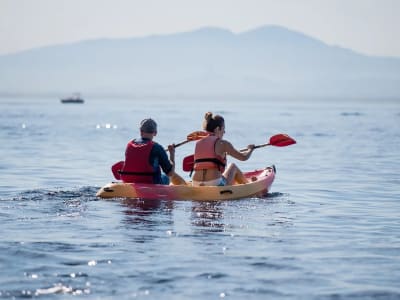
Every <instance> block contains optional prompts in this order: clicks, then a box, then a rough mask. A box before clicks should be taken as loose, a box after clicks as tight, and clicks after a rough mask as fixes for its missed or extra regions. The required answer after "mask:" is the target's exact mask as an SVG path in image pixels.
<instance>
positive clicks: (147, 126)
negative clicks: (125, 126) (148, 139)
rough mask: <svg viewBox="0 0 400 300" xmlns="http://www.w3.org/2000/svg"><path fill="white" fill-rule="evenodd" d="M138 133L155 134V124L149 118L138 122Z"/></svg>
mask: <svg viewBox="0 0 400 300" xmlns="http://www.w3.org/2000/svg"><path fill="white" fill-rule="evenodd" d="M140 131H143V132H146V133H155V132H157V123H156V121H154V120H153V119H151V118H148V119H144V120H143V121H142V122H140Z"/></svg>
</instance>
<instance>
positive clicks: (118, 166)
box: [111, 161, 124, 180]
mask: <svg viewBox="0 0 400 300" xmlns="http://www.w3.org/2000/svg"><path fill="white" fill-rule="evenodd" d="M123 167H124V161H119V162H117V163H115V164H113V166H112V167H111V171H112V173H113V175H114V178H115V179H117V180H120V179H121V174H119V173H118V171H120V170H122V168H123Z"/></svg>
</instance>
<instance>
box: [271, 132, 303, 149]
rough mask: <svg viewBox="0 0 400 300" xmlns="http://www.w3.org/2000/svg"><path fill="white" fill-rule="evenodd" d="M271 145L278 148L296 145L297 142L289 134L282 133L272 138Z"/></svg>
mask: <svg viewBox="0 0 400 300" xmlns="http://www.w3.org/2000/svg"><path fill="white" fill-rule="evenodd" d="M269 144H270V145H271V146H276V147H285V146H289V145H293V144H296V141H295V140H294V139H293V138H291V137H290V136H288V135H287V134H283V133H280V134H276V135H274V136H271V138H270V139H269Z"/></svg>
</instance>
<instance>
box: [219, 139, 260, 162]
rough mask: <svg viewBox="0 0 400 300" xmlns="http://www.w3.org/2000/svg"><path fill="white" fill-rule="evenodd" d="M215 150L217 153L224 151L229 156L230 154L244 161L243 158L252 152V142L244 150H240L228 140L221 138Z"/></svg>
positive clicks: (248, 156)
mask: <svg viewBox="0 0 400 300" xmlns="http://www.w3.org/2000/svg"><path fill="white" fill-rule="evenodd" d="M215 150H216V153H217V154H219V155H222V154H223V153H226V154H229V155H230V156H232V157H233V158H236V159H238V160H241V161H245V160H248V159H249V158H250V156H251V153H253V150H254V145H253V144H251V145H248V146H247V150H246V151H244V152H240V151H239V150H237V149H236V148H235V147H233V146H232V144H231V143H230V142H228V141H225V140H221V141H219V142H218V144H217V146H216V149H215Z"/></svg>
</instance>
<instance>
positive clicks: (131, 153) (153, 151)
mask: <svg viewBox="0 0 400 300" xmlns="http://www.w3.org/2000/svg"><path fill="white" fill-rule="evenodd" d="M156 135H157V123H156V122H155V121H154V120H153V119H144V120H143V121H142V122H141V123H140V138H139V139H134V140H132V141H130V142H129V143H128V145H127V146H126V150H125V162H124V166H123V168H122V170H121V171H120V172H119V173H120V174H121V179H122V181H124V182H136V183H156V184H169V182H170V180H171V182H172V183H173V184H186V183H185V180H184V179H183V178H182V177H181V176H179V175H178V174H177V173H175V147H174V146H173V145H169V146H168V151H169V159H168V156H167V153H166V152H165V150H164V148H163V147H162V146H161V145H160V144H158V143H156V142H154V141H153V138H154V137H155V136H156ZM161 169H162V170H163V172H164V173H165V174H161Z"/></svg>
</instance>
